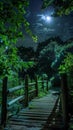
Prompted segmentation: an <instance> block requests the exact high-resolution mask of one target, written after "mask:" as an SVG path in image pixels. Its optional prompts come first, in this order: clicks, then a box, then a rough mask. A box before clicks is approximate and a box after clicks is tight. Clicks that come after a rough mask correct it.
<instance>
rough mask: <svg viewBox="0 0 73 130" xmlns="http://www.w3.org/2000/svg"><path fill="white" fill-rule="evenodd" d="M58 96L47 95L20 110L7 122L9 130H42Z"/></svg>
mask: <svg viewBox="0 0 73 130" xmlns="http://www.w3.org/2000/svg"><path fill="white" fill-rule="evenodd" d="M57 99H58V95H56V96H55V95H53V94H52V93H51V94H48V95H47V96H45V97H42V98H36V99H33V100H32V101H31V102H30V103H29V106H28V107H27V108H25V109H22V110H21V111H20V112H19V113H18V114H17V115H14V116H12V117H11V118H10V121H9V122H8V124H9V126H8V127H9V128H10V130H42V129H43V127H44V126H45V124H46V122H47V120H48V119H49V120H50V115H51V113H52V111H53V109H54V106H55V103H56V101H57Z"/></svg>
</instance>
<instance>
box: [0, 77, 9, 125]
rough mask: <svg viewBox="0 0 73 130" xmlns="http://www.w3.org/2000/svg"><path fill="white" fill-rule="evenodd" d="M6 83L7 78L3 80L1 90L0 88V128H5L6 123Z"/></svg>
mask: <svg viewBox="0 0 73 130" xmlns="http://www.w3.org/2000/svg"><path fill="white" fill-rule="evenodd" d="M7 81H8V78H7V77H5V78H4V79H3V86H2V87H3V88H2V108H1V126H2V127H5V126H6V121H7Z"/></svg>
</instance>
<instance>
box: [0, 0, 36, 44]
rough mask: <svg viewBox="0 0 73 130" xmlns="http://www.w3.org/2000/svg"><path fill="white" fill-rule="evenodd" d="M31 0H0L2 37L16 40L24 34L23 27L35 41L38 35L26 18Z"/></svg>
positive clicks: (0, 29)
mask: <svg viewBox="0 0 73 130" xmlns="http://www.w3.org/2000/svg"><path fill="white" fill-rule="evenodd" d="M28 6H29V0H1V1H0V38H1V39H2V40H5V39H4V37H6V38H7V39H8V40H9V41H10V42H11V41H12V42H16V39H17V38H18V37H21V36H23V32H22V27H24V30H25V32H26V33H28V34H29V35H30V36H31V37H32V38H33V40H34V41H36V40H37V37H36V36H34V35H33V34H32V32H31V30H30V23H29V22H28V21H27V19H26V14H27V11H26V10H27V8H28Z"/></svg>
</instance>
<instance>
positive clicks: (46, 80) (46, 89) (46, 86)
mask: <svg viewBox="0 0 73 130" xmlns="http://www.w3.org/2000/svg"><path fill="white" fill-rule="evenodd" d="M46 90H47V91H48V77H47V79H46Z"/></svg>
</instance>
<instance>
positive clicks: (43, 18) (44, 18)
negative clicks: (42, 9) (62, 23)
mask: <svg viewBox="0 0 73 130" xmlns="http://www.w3.org/2000/svg"><path fill="white" fill-rule="evenodd" d="M38 16H39V17H40V19H41V20H43V21H44V22H51V20H52V17H51V16H48V15H44V14H41V15H38Z"/></svg>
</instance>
